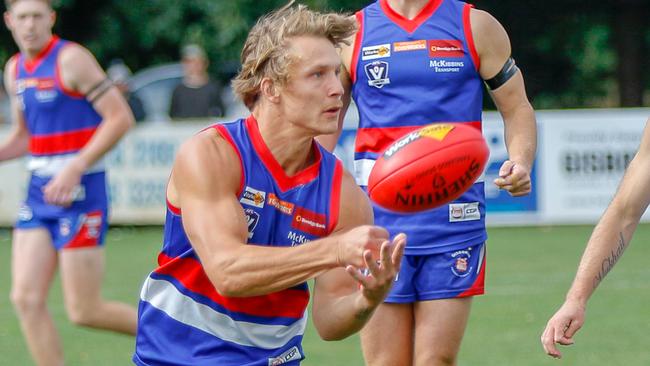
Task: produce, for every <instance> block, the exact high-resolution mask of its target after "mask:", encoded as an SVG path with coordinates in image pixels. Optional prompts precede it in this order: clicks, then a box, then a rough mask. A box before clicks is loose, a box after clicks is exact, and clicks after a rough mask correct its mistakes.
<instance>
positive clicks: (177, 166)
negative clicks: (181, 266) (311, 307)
mask: <svg viewBox="0 0 650 366" xmlns="http://www.w3.org/2000/svg"><path fill="white" fill-rule="evenodd" d="M238 161H239V158H238V157H237V155H236V153H235V152H234V150H233V149H232V147H231V146H230V145H229V144H228V143H227V142H226V141H225V140H224V139H223V138H221V137H220V135H219V134H218V133H217V132H216V131H214V130H208V131H204V132H202V133H200V134H198V135H197V136H195V137H193V138H192V139H191V140H190V141H189V142H188V143H185V144H184V145H183V146H182V147H181V149H180V151H179V153H178V157H177V159H176V162H175V163H174V168H173V173H172V177H171V180H170V184H169V189H168V198H169V200H170V201H171V202H172V204H175V205H177V206H178V207H180V208H181V210H182V215H183V227H184V228H185V231H186V233H187V235H188V238H189V239H190V242H191V243H192V246H193V248H194V249H195V250H196V252H197V254H198V256H199V258H200V259H201V263H202V264H203V268H204V270H205V272H206V274H207V275H208V277H209V278H210V280H211V282H212V283H213V285H214V286H215V288H216V289H217V290H218V291H219V292H220V293H221V294H223V295H226V296H255V295H262V294H267V293H271V292H275V291H279V290H282V289H286V288H289V287H291V286H295V285H297V284H300V283H302V282H304V281H306V280H308V279H310V278H313V277H316V276H318V275H320V274H323V273H325V272H326V271H328V270H330V269H332V268H335V267H339V266H343V265H347V264H353V265H355V266H361V265H362V264H363V253H364V251H366V250H371V251H373V252H375V253H376V252H377V251H378V248H379V245H380V244H381V243H382V242H383V241H384V240H385V238H386V237H387V236H388V233H387V232H386V231H385V230H384V229H381V228H378V227H374V226H368V225H366V226H362V227H358V228H356V229H354V230H352V231H349V232H347V233H343V234H339V235H334V236H330V237H326V238H323V239H319V240H315V241H312V242H309V243H306V244H303V245H298V246H294V247H269V246H258V245H248V244H246V240H247V235H248V231H247V223H246V218H245V215H244V212H243V209H242V207H241V204H240V203H239V201H238V197H237V195H236V193H237V190H238V188H239V183H240V182H239V180H240V177H241V168H240V166H239V163H238Z"/></svg>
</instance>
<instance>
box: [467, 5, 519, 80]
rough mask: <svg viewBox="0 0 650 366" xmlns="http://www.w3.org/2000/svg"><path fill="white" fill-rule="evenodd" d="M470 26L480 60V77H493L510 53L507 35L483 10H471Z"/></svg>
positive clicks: (496, 21)
mask: <svg viewBox="0 0 650 366" xmlns="http://www.w3.org/2000/svg"><path fill="white" fill-rule="evenodd" d="M470 24H471V27H472V37H473V38H474V45H475V46H476V52H477V53H478V56H479V59H480V60H481V70H480V72H481V76H483V77H484V78H486V77H490V76H494V74H496V73H497V72H498V71H499V70H500V69H501V67H502V66H503V63H504V62H505V60H506V59H507V58H508V57H510V53H511V52H512V50H511V47H510V38H509V37H508V33H507V32H506V30H505V29H504V28H503V25H501V23H499V21H498V20H497V19H496V18H494V17H493V16H492V15H491V14H490V13H488V12H486V11H483V10H478V9H474V8H472V10H471V11H470ZM484 66H485V67H484Z"/></svg>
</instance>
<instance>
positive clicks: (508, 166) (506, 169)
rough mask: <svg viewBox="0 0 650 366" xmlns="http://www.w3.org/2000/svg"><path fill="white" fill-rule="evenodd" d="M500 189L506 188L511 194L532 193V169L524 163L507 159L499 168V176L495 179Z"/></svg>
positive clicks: (523, 194)
mask: <svg viewBox="0 0 650 366" xmlns="http://www.w3.org/2000/svg"><path fill="white" fill-rule="evenodd" d="M494 184H495V185H496V186H497V187H499V189H505V190H506V191H508V193H510V195H511V196H514V197H519V196H525V195H527V194H528V193H530V190H531V188H532V183H531V181H530V169H529V168H528V167H526V166H524V165H523V164H519V163H516V162H514V161H512V160H506V161H504V162H503V164H502V165H501V168H500V169H499V177H498V178H496V179H495V180H494Z"/></svg>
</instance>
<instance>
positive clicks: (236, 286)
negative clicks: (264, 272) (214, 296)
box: [205, 260, 248, 297]
mask: <svg viewBox="0 0 650 366" xmlns="http://www.w3.org/2000/svg"><path fill="white" fill-rule="evenodd" d="M205 269H206V273H207V275H208V278H209V279H210V282H212V285H213V286H214V288H215V289H216V290H217V292H219V294H221V295H223V296H227V297H242V296H247V295H248V292H247V287H246V284H245V281H244V279H243V278H242V275H241V273H238V270H237V269H236V268H234V266H233V263H232V261H231V262H228V261H223V260H221V261H215V263H213V264H211V265H209V266H205Z"/></svg>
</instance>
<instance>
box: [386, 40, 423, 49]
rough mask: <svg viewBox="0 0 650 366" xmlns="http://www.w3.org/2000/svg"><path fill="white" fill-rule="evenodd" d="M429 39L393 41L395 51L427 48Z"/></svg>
mask: <svg viewBox="0 0 650 366" xmlns="http://www.w3.org/2000/svg"><path fill="white" fill-rule="evenodd" d="M426 49H427V41H425V40H423V39H420V40H417V41H408V42H395V43H393V51H394V52H404V51H417V50H426Z"/></svg>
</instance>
